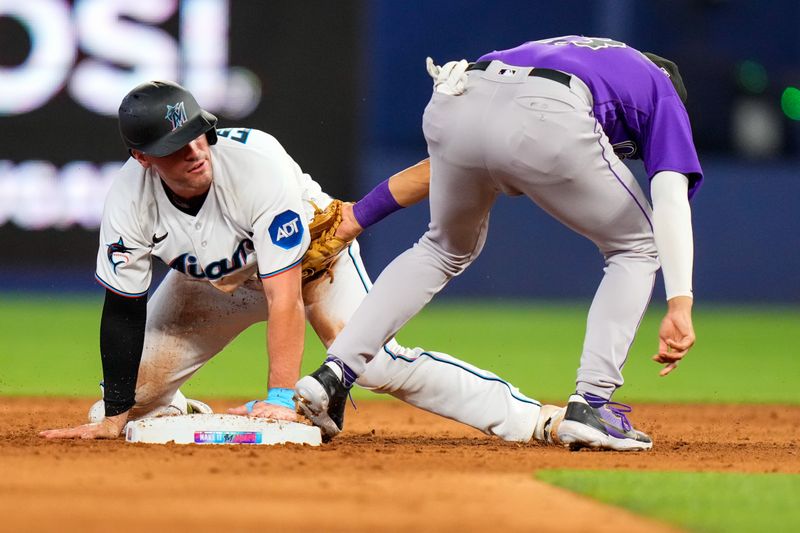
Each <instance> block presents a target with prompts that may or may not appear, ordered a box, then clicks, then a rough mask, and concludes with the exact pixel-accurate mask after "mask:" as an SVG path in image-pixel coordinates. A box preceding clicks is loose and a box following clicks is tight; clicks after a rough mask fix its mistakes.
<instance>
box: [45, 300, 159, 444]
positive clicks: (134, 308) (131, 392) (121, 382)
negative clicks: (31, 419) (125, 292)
mask: <svg viewBox="0 0 800 533" xmlns="http://www.w3.org/2000/svg"><path fill="white" fill-rule="evenodd" d="M146 322H147V296H141V297H136V298H126V297H124V296H120V295H118V294H115V293H113V292H111V291H110V290H108V289H106V299H105V302H104V304H103V316H102V318H101V320H100V357H101V360H102V363H103V383H104V390H103V400H104V403H105V412H106V417H105V419H103V420H102V421H100V422H97V423H94V424H83V425H81V426H77V427H74V428H64V429H51V430H47V431H42V432H41V433H39V435H41V436H42V437H46V438H49V439H71V438H83V439H101V438H115V437H117V436H119V434H120V433H121V432H122V429H123V428H124V427H125V423H126V422H127V420H128V411H129V410H130V409H131V407H133V405H134V403H135V397H136V379H137V376H138V374H139V364H140V362H141V360H142V348H143V347H144V329H145V323H146Z"/></svg>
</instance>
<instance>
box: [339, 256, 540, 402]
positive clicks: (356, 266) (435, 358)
mask: <svg viewBox="0 0 800 533" xmlns="http://www.w3.org/2000/svg"><path fill="white" fill-rule="evenodd" d="M347 253H348V254H349V255H350V259H352V261H353V266H354V267H355V268H356V273H357V274H358V277H359V279H360V280H361V283H362V285H364V290H365V291H366V292H369V289H368V288H367V283H366V282H365V281H364V274H362V273H361V269H360V268H358V262H357V261H356V258H355V257H354V256H353V252H352V250H351V247H349V246H348V247H347ZM383 351H384V352H386V353H387V354H388V355H389V357H391V358H392V359H394V360H395V361H396V360H398V359H401V360H403V361H405V362H407V363H413V362H414V361H416V360H417V359H418V358H413V359H412V358H410V357H406V356H404V355H400V354H396V353H394V352H392V351H391V350H390V349H389V348H387V347H386V345H385V344H384V345H383ZM423 355H424V356H426V357H429V358H430V359H433V360H434V361H436V362H438V363H445V364H448V365H453V366H454V367H456V368H460V369H461V370H463V371H465V372H469V373H470V374H472V375H473V376H476V377H478V378H481V379H483V380H485V381H496V382H498V383H502V384H503V385H505V386H506V387H507V388H508V392H509V394H511V397H512V398H514V399H515V400H517V401H520V402H522V403H529V404H531V405H538V406H539V407H541V405H542V404H541V403H539V402H537V401H536V400H531V399H530V398H520V397H519V396H517V395H516V394H514V389H513V387H511V385H510V384H509V383H508V382H507V381H504V380H502V379H500V378H498V377H489V376H484V375H482V374H479V373H477V372H475V371H474V370H472V369H471V368H466V367H464V366H461V365H459V364H458V363H455V362H453V361H448V360H446V359H441V358H439V357H436V356H435V355H433V354H432V353H430V352H422V353H421V354H420V357H422V356H423Z"/></svg>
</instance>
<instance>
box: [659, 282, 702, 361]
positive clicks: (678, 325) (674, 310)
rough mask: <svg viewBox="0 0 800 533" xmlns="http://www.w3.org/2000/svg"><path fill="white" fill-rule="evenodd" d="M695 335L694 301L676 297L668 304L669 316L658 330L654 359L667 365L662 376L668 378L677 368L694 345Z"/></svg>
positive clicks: (666, 316) (685, 297) (684, 297)
mask: <svg viewBox="0 0 800 533" xmlns="http://www.w3.org/2000/svg"><path fill="white" fill-rule="evenodd" d="M694 341H695V335H694V326H692V299H691V298H689V297H688V296H676V297H675V298H672V299H671V300H669V302H667V314H666V315H665V316H664V319H663V320H662V321H661V327H660V328H659V330H658V353H657V354H655V355H654V356H653V357H652V359H653V361H655V362H656V363H661V364H663V365H666V366H665V367H664V368H663V369H661V372H659V373H658V374H659V375H660V376H666V375H667V374H669V373H670V372H672V371H673V370H675V369H676V368H678V361H680V360H681V359H683V357H684V356H685V355H686V354H687V352H688V351H689V349H690V348H691V347H692V346H693V345H694Z"/></svg>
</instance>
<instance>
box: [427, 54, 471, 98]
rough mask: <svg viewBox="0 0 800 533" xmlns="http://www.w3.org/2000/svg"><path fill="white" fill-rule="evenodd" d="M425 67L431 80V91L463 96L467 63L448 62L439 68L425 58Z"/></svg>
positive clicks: (429, 59)
mask: <svg viewBox="0 0 800 533" xmlns="http://www.w3.org/2000/svg"><path fill="white" fill-rule="evenodd" d="M425 66H426V67H427V69H428V74H430V76H431V78H433V90H434V91H436V92H437V93H443V94H449V95H450V96H458V95H459V94H464V91H465V90H466V84H467V74H466V72H467V67H468V66H469V63H468V62H467V60H466V59H462V60H461V61H449V62H447V63H445V64H444V65H442V66H441V67H440V66H438V65H436V64H435V63H434V62H433V59H432V58H430V57H427V58H425Z"/></svg>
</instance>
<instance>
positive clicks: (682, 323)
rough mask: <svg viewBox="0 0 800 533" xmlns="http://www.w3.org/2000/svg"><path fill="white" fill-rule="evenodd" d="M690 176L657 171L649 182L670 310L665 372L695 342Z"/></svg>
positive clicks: (662, 354) (662, 350)
mask: <svg viewBox="0 0 800 533" xmlns="http://www.w3.org/2000/svg"><path fill="white" fill-rule="evenodd" d="M688 188H689V179H688V178H687V177H686V176H684V175H683V174H680V173H678V172H672V171H662V172H658V173H656V175H655V176H653V179H652V180H651V182H650V195H651V197H652V200H653V233H654V235H655V240H656V246H657V248H658V255H659V259H660V261H661V269H662V272H663V275H664V286H665V289H666V293H667V314H666V315H665V316H664V319H663V320H662V321H661V327H660V329H659V333H658V336H659V346H658V353H657V354H656V355H654V356H653V360H654V361H656V362H657V363H661V364H663V365H666V366H665V367H664V368H663V369H662V370H661V372H660V375H662V376H666V375H667V374H669V373H670V372H672V371H673V370H674V369H675V368H676V367H677V365H678V361H680V360H681V359H683V357H684V356H685V355H686V353H687V352H688V351H689V349H690V348H691V347H692V346H693V345H694V341H695V333H694V326H693V325H692V303H693V295H692V267H693V263H694V251H693V236H692V213H691V209H690V207H689V198H688Z"/></svg>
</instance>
